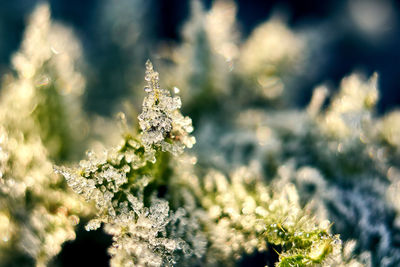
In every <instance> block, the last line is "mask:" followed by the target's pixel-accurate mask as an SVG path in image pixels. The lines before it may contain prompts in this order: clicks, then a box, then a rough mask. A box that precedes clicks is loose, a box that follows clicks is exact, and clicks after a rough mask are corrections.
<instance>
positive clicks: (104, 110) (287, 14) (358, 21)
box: [0, 0, 400, 266]
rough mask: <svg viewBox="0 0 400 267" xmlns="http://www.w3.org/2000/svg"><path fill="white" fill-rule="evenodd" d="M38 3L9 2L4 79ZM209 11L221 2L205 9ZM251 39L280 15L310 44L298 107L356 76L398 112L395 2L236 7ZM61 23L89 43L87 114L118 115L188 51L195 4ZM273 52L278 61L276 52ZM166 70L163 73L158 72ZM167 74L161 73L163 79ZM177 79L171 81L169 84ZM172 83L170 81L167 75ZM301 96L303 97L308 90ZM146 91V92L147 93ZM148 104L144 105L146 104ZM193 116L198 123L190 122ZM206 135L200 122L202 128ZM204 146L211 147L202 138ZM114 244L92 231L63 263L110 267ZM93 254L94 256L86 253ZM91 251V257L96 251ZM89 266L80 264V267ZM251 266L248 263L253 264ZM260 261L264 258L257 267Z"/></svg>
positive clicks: (398, 12) (128, 7)
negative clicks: (173, 53)
mask: <svg viewBox="0 0 400 267" xmlns="http://www.w3.org/2000/svg"><path fill="white" fill-rule="evenodd" d="M39 2H41V1H37V0H13V1H7V0H0V40H1V42H0V73H1V74H4V73H7V72H9V71H11V67H10V66H11V65H10V60H11V57H12V55H13V53H14V52H16V51H17V50H18V48H19V46H20V43H21V40H22V37H23V32H24V29H25V26H26V19H27V17H28V16H29V14H30V13H31V12H32V11H33V9H34V8H35V7H36V5H37V4H38V3H39ZM202 2H203V4H204V7H205V9H206V10H207V9H209V8H210V7H211V5H212V1H211V0H203V1H202ZM235 2H236V4H237V23H238V31H239V32H240V35H241V37H240V38H241V39H243V40H245V39H246V38H247V37H248V36H249V35H250V34H251V32H252V30H253V29H254V28H255V27H257V26H258V25H260V24H261V23H263V22H265V21H266V20H268V19H270V18H272V17H276V16H279V17H280V18H281V19H282V20H284V21H285V22H286V24H287V25H288V27H289V28H290V30H293V31H295V32H296V33H299V34H300V35H302V36H306V38H307V42H308V43H307V45H309V46H310V49H307V50H309V51H311V52H310V55H311V57H310V58H309V61H310V62H309V63H308V64H306V65H304V67H306V68H307V69H306V70H302V71H301V72H300V76H297V78H299V80H301V83H298V84H297V85H296V86H297V89H299V90H298V91H299V92H301V94H300V95H299V96H297V97H296V101H295V103H293V105H294V106H298V107H304V106H306V105H307V104H308V103H309V101H310V97H311V92H312V89H313V88H314V87H315V86H317V85H320V84H322V83H324V84H327V85H328V86H329V87H330V88H338V86H339V83H340V81H341V79H342V78H343V77H345V76H347V75H349V74H350V73H352V72H354V71H356V72H361V73H364V74H365V75H366V76H368V77H369V76H371V75H372V73H373V72H375V71H376V72H378V74H379V81H378V84H379V90H380V101H379V102H378V112H379V113H382V114H383V113H385V112H387V111H391V110H393V109H396V107H397V108H398V106H399V104H400V90H399V89H400V88H399V83H398V77H400V68H398V67H397V66H396V64H397V63H398V62H400V50H399V49H398V48H399V47H400V6H399V3H398V2H396V1H394V0H393V1H391V0H336V1H333V0H325V1H317V0H312V1H311V0H310V1H289V0H283V1H277V0H271V1H265V0H253V1H246V0H236V1H235ZM49 3H50V8H51V13H52V18H53V19H54V20H55V21H58V22H61V23H63V24H65V25H67V26H69V27H71V28H72V29H73V31H74V32H75V34H76V35H77V38H78V40H79V41H80V42H81V43H82V48H83V58H82V62H83V64H82V66H81V67H82V70H81V71H82V73H83V75H84V76H85V77H86V80H87V84H86V93H85V95H84V97H85V99H84V102H85V104H84V109H85V110H86V111H87V112H89V113H93V114H99V115H103V116H113V115H114V113H115V112H116V110H118V109H116V108H115V107H116V106H118V105H119V103H120V102H121V100H122V99H124V98H126V97H127V96H132V90H133V89H136V88H142V86H143V76H144V62H145V60H146V59H147V58H151V59H152V60H156V61H157V60H158V59H159V58H162V53H161V52H160V51H162V50H163V48H164V47H165V46H168V45H178V44H180V43H181V42H182V39H183V38H184V37H183V34H182V30H183V26H184V24H185V22H186V21H187V20H188V19H189V17H190V1H189V0H86V1H81V0H50V1H49ZM271 53H273V52H271ZM156 67H157V65H156ZM160 72H161V71H160ZM166 76H167V75H166ZM161 77H162V78H161V79H163V77H164V76H163V72H161ZM299 87H300V88H299ZM139 90H142V89H139ZM136 102H137V103H140V102H141V98H140V100H138V101H136ZM187 114H188V115H190V116H191V117H194V115H195V114H192V113H190V112H188V113H187ZM195 126H196V120H195ZM199 140H200V141H199V143H201V138H199ZM110 244H111V238H110V237H108V236H106V235H105V234H102V233H101V231H100V230H99V231H95V232H86V231H84V230H82V229H80V230H79V232H78V234H77V239H76V241H74V242H69V243H66V244H65V246H64V249H63V251H62V253H61V254H60V255H58V256H57V257H58V258H57V259H56V261H58V262H60V263H61V265H62V266H71V265H75V266H77V264H78V263H80V264H82V265H85V264H86V262H85V261H82V260H81V259H87V260H88V261H90V263H91V265H92V266H108V260H107V259H108V256H107V254H106V248H107V247H108V246H109V245H110ZM83 248H85V249H83ZM88 248H90V249H88ZM77 259H79V260H77ZM249 262H250V263H251V260H248V261H246V264H247V265H248V264H249ZM254 262H257V259H254Z"/></svg>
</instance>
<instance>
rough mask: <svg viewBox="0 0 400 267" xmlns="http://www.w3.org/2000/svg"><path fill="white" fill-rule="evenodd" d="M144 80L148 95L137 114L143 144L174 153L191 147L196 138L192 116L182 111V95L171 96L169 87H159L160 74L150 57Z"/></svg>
mask: <svg viewBox="0 0 400 267" xmlns="http://www.w3.org/2000/svg"><path fill="white" fill-rule="evenodd" d="M145 80H146V82H147V85H146V86H145V88H144V90H145V92H146V93H147V96H146V97H145V99H144V101H143V110H142V113H141V114H140V115H139V117H138V119H139V126H140V129H141V130H142V135H141V140H142V143H143V145H144V148H145V150H146V152H147V153H149V154H153V153H154V151H155V149H157V148H161V149H162V150H163V151H169V152H171V153H172V154H174V155H177V154H180V153H182V152H183V149H184V148H185V147H189V148H190V147H192V146H193V144H194V143H195V142H196V140H195V138H194V137H192V136H189V133H191V132H192V131H193V126H192V120H191V119H190V118H189V117H184V116H183V115H182V114H181V113H180V111H179V109H180V108H181V105H182V103H181V99H180V97H179V96H174V97H172V96H171V94H170V92H169V91H168V90H165V89H161V88H160V84H159V74H158V72H156V71H154V70H153V64H152V63H151V62H150V61H149V60H148V61H147V62H146V76H145Z"/></svg>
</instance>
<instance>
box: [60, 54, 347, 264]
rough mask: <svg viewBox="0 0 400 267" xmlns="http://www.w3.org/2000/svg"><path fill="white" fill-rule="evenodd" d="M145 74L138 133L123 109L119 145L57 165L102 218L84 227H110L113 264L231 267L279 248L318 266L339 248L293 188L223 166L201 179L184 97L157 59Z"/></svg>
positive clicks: (286, 257) (291, 258)
mask: <svg viewBox="0 0 400 267" xmlns="http://www.w3.org/2000/svg"><path fill="white" fill-rule="evenodd" d="M145 80H146V86H145V88H144V90H145V92H146V93H147V96H146V97H145V99H144V101H143V107H142V113H141V114H139V116H138V120H139V128H140V130H139V131H138V132H136V131H134V130H129V127H128V124H127V122H126V121H125V116H124V114H121V120H122V126H123V127H122V128H123V130H124V132H123V139H122V140H121V144H120V145H119V146H118V147H116V148H112V149H109V150H106V151H104V152H103V153H94V152H88V159H87V160H82V161H81V162H80V163H79V166H78V167H76V168H66V167H56V172H58V173H61V174H62V175H63V176H64V177H65V179H66V181H67V183H68V185H69V186H70V187H71V188H72V189H73V190H74V191H75V192H76V193H78V194H80V195H82V196H84V198H85V199H86V200H87V201H92V202H94V203H95V205H96V208H97V215H96V216H95V218H93V219H92V220H91V221H90V222H89V223H88V224H87V225H86V229H87V230H93V229H97V228H99V227H100V226H101V224H104V230H105V231H106V232H107V233H109V234H111V235H112V236H113V241H114V242H113V245H112V247H111V248H110V249H109V253H110V255H111V256H112V259H111V264H112V266H170V265H180V266H191V265H192V264H200V263H202V264H205V265H216V264H230V265H232V264H234V263H235V261H237V260H239V259H240V258H241V256H242V255H244V254H251V253H253V252H254V251H265V250H267V249H269V250H271V248H270V247H269V246H272V245H274V246H276V247H277V249H279V250H281V252H280V254H279V263H277V265H278V266H290V265H293V264H294V265H296V264H297V265H311V264H319V263H323V262H326V261H327V260H328V259H329V258H330V255H331V254H332V255H333V254H335V253H337V251H339V250H340V240H339V238H338V237H337V236H333V235H331V234H330V233H329V229H328V225H325V226H322V225H320V226H318V225H317V224H316V221H315V220H314V219H312V218H311V217H309V216H307V215H306V213H304V211H303V210H302V209H301V208H300V206H299V203H298V198H297V194H296V191H295V189H294V188H293V186H291V185H288V187H287V189H285V190H284V191H283V192H282V193H281V194H277V193H275V194H271V192H270V190H269V188H268V187H266V186H265V185H264V182H263V180H262V179H261V177H259V176H257V175H253V174H252V173H251V172H248V171H246V169H241V170H238V171H237V172H235V173H234V174H233V175H232V177H231V181H229V180H228V179H227V178H225V177H224V176H223V175H222V174H219V173H217V172H210V173H209V174H208V175H206V176H205V177H203V178H198V175H197V174H196V171H195V170H194V169H193V163H195V158H194V159H193V158H192V159H190V157H188V156H186V155H185V153H184V148H190V147H192V145H193V144H194V143H195V139H194V137H192V136H190V133H191V131H192V130H193V127H192V123H191V119H190V118H189V117H184V116H183V115H182V114H181V113H180V110H179V109H180V107H181V101H180V98H179V96H171V94H170V92H169V91H168V90H165V89H161V87H160V84H159V74H158V73H157V72H155V71H154V70H153V66H152V64H151V62H150V61H147V62H146V75H145ZM188 164H189V165H188ZM164 191H166V192H164ZM163 192H164V193H163ZM335 251H336V252H335Z"/></svg>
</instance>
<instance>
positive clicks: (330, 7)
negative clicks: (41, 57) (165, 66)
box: [0, 0, 400, 115]
mask: <svg viewBox="0 0 400 267" xmlns="http://www.w3.org/2000/svg"><path fill="white" fill-rule="evenodd" d="M38 2H40V1H37V0H13V1H7V0H1V1H0V38H1V40H2V41H1V42H0V73H4V72H5V71H6V70H8V68H9V61H10V56H11V55H12V53H13V52H15V51H16V50H17V49H18V47H19V44H20V41H21V38H22V33H23V30H24V27H25V22H26V17H27V16H28V15H29V14H30V12H31V11H32V10H33V8H34V7H35V6H36V4H37V3H38ZM49 2H50V5H51V11H52V16H53V18H54V19H56V20H58V21H61V22H63V23H65V24H66V25H69V26H72V27H73V28H74V31H75V32H76V33H77V35H78V38H79V39H80V41H81V42H82V44H83V50H84V55H85V60H86V61H87V62H88V65H89V68H92V69H96V71H95V72H94V73H92V75H100V76H102V77H104V78H102V79H100V80H99V79H98V80H97V81H96V82H94V83H92V84H90V83H89V84H88V87H89V91H90V89H91V88H90V87H92V88H96V92H95V93H93V92H92V93H91V92H89V96H88V99H87V101H86V104H87V108H88V109H89V110H92V111H96V112H98V113H101V114H103V115H107V114H108V115H109V113H110V112H111V109H110V108H107V107H102V104H103V102H101V101H100V102H99V103H97V104H96V98H99V99H103V98H104V99H108V100H109V99H113V98H115V95H121V94H123V93H125V92H126V90H127V89H126V88H124V86H122V85H121V86H114V87H113V88H112V89H110V88H111V87H112V86H113V85H115V80H117V79H119V80H122V79H124V77H122V76H123V75H124V74H123V73H124V71H125V70H126V69H124V64H125V63H127V62H125V61H127V60H128V59H126V57H125V56H124V52H125V53H126V51H122V52H121V51H120V49H119V48H118V47H115V45H113V44H110V43H107V40H109V39H110V38H109V36H107V32H106V31H103V30H102V27H103V26H104V25H102V24H100V23H99V13H98V10H99V9H100V8H101V5H103V4H104V1H101V0H85V1H81V0H50V1H49ZM118 2H119V1H110V3H112V4H114V3H115V4H117V3H118ZM124 2H125V3H129V1H124ZM134 2H138V1H135V0H132V3H134ZM202 2H203V3H204V5H205V7H206V8H210V6H211V4H212V1H211V0H203V1H202ZM235 2H236V3H237V5H238V13H237V18H238V21H239V24H240V27H241V29H240V30H241V32H242V36H243V37H244V38H245V37H246V36H247V35H249V33H250V32H251V31H252V29H253V28H254V27H255V26H257V25H258V24H260V23H262V22H263V21H265V20H266V19H268V18H269V17H270V16H272V15H273V14H275V13H282V14H285V17H286V18H287V21H288V24H289V26H290V27H291V28H292V29H294V30H302V29H308V30H310V29H311V30H315V29H318V30H319V31H320V32H322V34H321V37H322V39H323V40H321V41H322V44H323V45H322V47H321V49H322V50H321V51H322V52H321V54H320V55H316V58H315V60H317V61H318V62H319V64H320V65H321V66H319V67H318V73H316V75H313V76H312V77H305V79H304V81H303V84H304V85H303V86H305V87H310V88H313V87H314V86H315V85H318V84H321V83H326V82H328V84H329V83H330V84H332V87H336V86H337V85H338V83H339V82H340V80H341V79H342V78H343V77H344V76H346V75H348V74H350V73H351V72H353V71H361V72H363V73H364V74H366V75H368V76H369V75H371V74H372V73H373V72H374V71H377V72H378V74H380V78H379V89H380V92H381V98H380V101H379V106H378V108H379V112H385V111H388V110H392V109H393V108H395V107H396V105H398V104H399V103H400V90H399V89H400V88H399V83H398V77H400V68H398V67H397V63H398V62H400V50H399V49H398V48H399V47H400V27H399V25H400V23H399V17H400V16H399V15H400V9H399V3H398V2H397V1H390V0H375V1H374V0H335V1H333V0H325V1H318V0H310V1H290V0H283V1H277V0H271V1H265V0H252V1H246V0H236V1H235ZM143 3H145V4H143V8H146V9H147V12H146V13H145V14H144V15H145V16H148V17H147V18H146V20H147V21H151V26H150V27H149V25H146V27H147V28H148V29H149V30H148V32H149V33H150V35H151V39H152V40H153V42H154V43H156V42H159V41H171V40H172V41H175V42H179V40H180V38H181V35H180V31H181V27H182V24H183V23H184V22H185V20H186V19H187V18H188V16H189V5H190V4H189V1H188V0H148V1H143ZM136 5H137V4H136ZM132 8H134V4H132ZM352 8H353V10H352ZM354 9H356V10H359V11H360V12H361V14H362V15H363V19H364V23H367V26H368V23H369V24H371V23H372V28H373V26H374V22H375V28H373V29H372V30H371V29H368V28H367V29H363V27H362V25H361V26H360V25H359V22H357V15H354V14H352V12H353V11H354ZM353 13H354V12H353ZM142 15H143V14H142ZM379 19H380V20H381V21H380V20H379ZM382 20H383V22H382ZM376 21H378V22H376ZM379 22H380V24H379ZM145 52H146V53H147V54H150V53H151V52H150V50H147V51H145ZM312 60H314V59H312ZM321 62H322V63H321ZM115 68H117V72H118V70H119V69H120V76H121V77H118V73H117V74H115V72H116V71H115ZM109 69H114V74H113V75H114V76H115V75H117V76H116V77H113V78H112V79H110V80H109V79H107V74H106V73H107V71H108V70H109ZM92 91H94V89H93V90H92ZM303 91H306V92H307V91H308V92H310V89H309V90H303ZM308 99H309V95H305V96H304V99H302V101H301V102H302V103H300V104H304V103H307V102H308ZM90 100H94V101H90Z"/></svg>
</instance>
